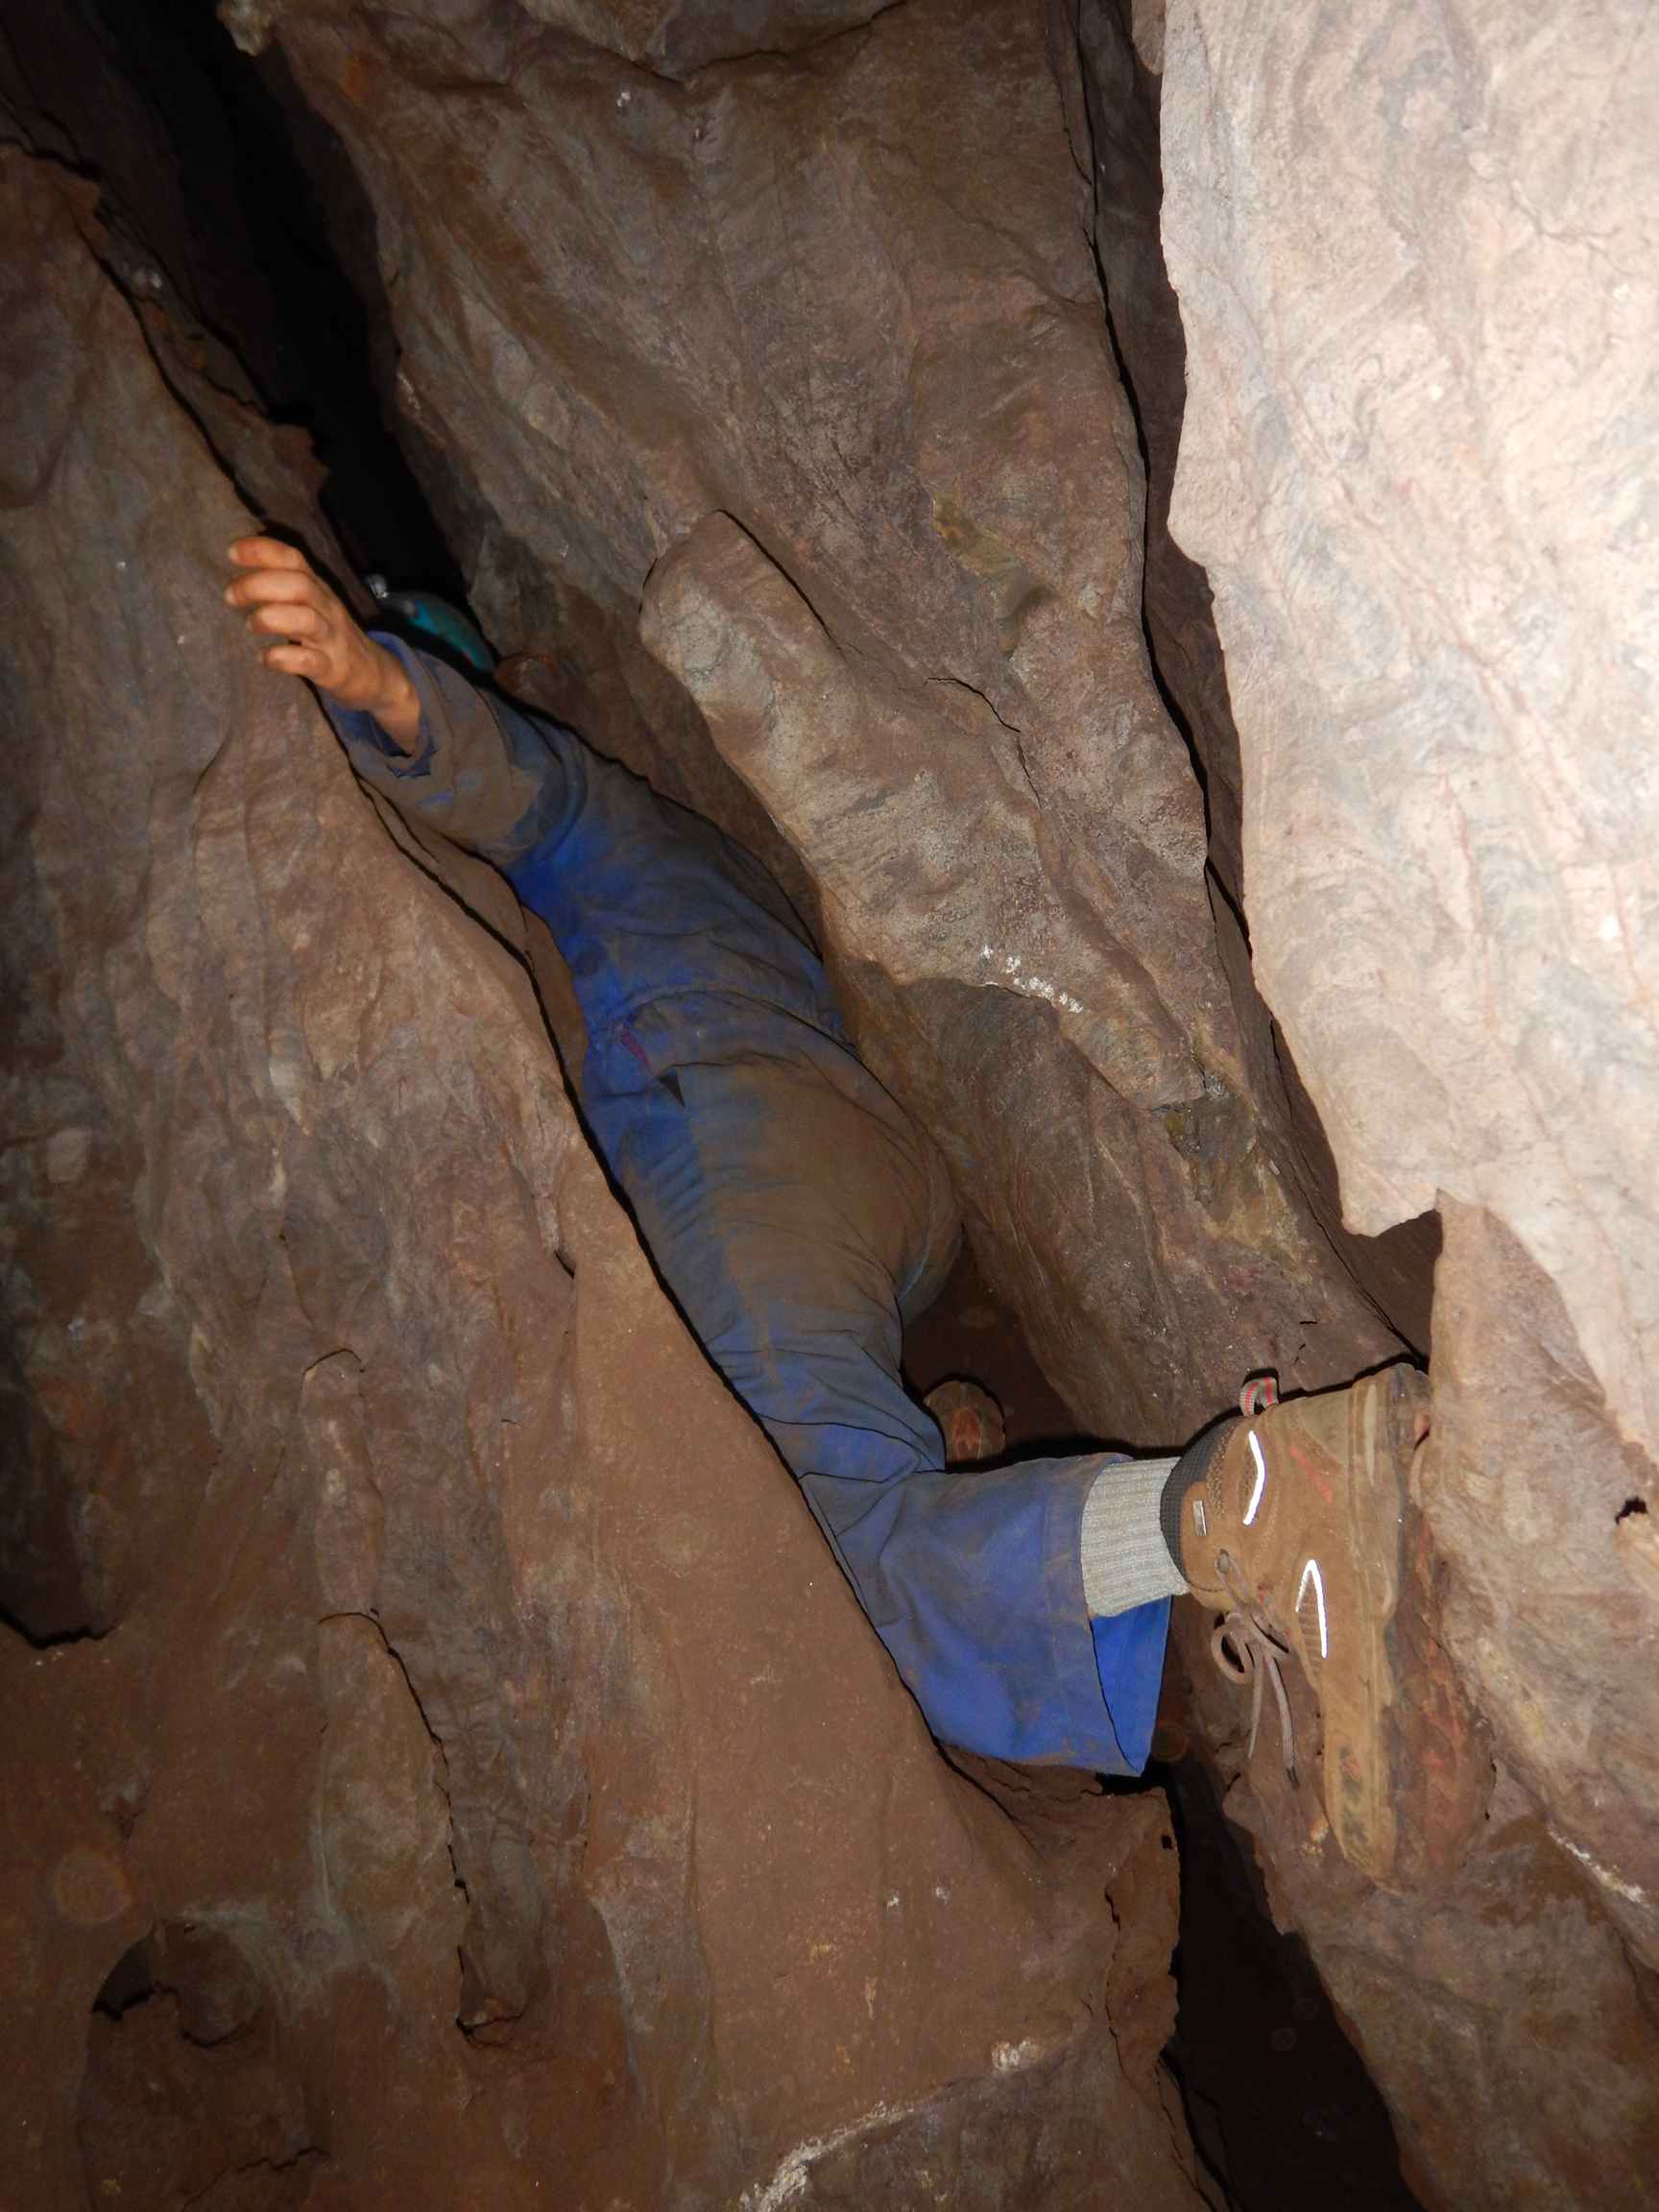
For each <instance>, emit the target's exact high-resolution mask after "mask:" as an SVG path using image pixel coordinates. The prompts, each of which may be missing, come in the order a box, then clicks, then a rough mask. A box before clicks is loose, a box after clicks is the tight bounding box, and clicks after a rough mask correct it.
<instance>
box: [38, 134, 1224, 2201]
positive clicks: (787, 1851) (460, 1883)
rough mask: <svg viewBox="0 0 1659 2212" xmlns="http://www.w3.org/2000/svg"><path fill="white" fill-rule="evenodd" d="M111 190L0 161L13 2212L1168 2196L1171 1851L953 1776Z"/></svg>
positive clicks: (1116, 1810)
mask: <svg viewBox="0 0 1659 2212" xmlns="http://www.w3.org/2000/svg"><path fill="white" fill-rule="evenodd" d="M79 191H80V188H72V190H71V191H70V192H69V193H66V191H65V187H64V185H63V183H62V181H61V180H60V177H59V176H58V174H57V173H55V172H52V171H49V170H47V169H45V168H41V167H36V166H33V165H32V164H30V163H29V162H28V161H27V160H26V159H25V158H23V157H22V156H19V155H17V154H16V153H15V152H10V153H8V154H7V155H6V156H4V157H3V158H0V235H3V236H4V238H5V241H6V245H7V250H8V263H7V270H6V276H5V280H4V282H5V296H4V302H3V305H4V313H3V317H0V325H3V327H4V329H5V332H6V339H5V348H6V370H7V382H8V389H9V392H10V393H11V395H12V398H13V401H14V412H13V416H12V435H11V436H9V438H8V441H7V445H6V448H5V453H4V458H3V461H0V467H3V469H4V472H5V488H4V498H3V501H0V509H3V518H0V594H3V615H4V618H3V620H0V653H3V655H4V662H5V681H6V686H7V696H8V699H9V701H10V702H11V705H12V732H13V741H12V751H11V757H10V768H9V774H8V779H7V799H8V807H7V816H6V832H5V850H4V870H5V873H4V896H5V915H6V926H5V931H4V935H3V937H0V943H3V945H4V948H5V956H6V961H7V968H8V974H7V981H6V992H7V1004H8V1006H9V1007H10V1008H11V1009H12V1014H13V1021H14V1029H13V1034H12V1050H11V1052H10V1054H9V1064H8V1071H7V1096H6V1120H7V1128H8V1131H9V1133H11V1137H12V1142H10V1144H9V1147H8V1149H7V1151H6V1153H5V1156H4V1159H5V1175H6V1192H5V1195H6V1219H7V1222H8V1228H9V1237H10V1242H9V1247H8V1254H7V1265H8V1277H9V1286H10V1288H11V1291H12V1305H13V1310H14V1316H15V1341H14V1345H13V1347H12V1357H13V1367H14V1373H13V1379H12V1380H13V1383H14V1388H13V1391H12V1395H11V1396H10V1398H9V1404H10V1405H11V1406H12V1407H21V1408H22V1409H23V1412H24V1417H25V1422H26V1427H27V1436H26V1439H25V1450H24V1454H23V1455H22V1462H21V1463H22V1465H23V1468H24V1471H25V1477H26V1479H23V1480H22V1481H21V1482H20V1484H18V1485H17V1486H14V1487H13V1489H12V1493H11V1494H10V1497H9V1503H8V1511H9V1514H10V1515H11V1525H10V1526H9V1527H8V1529H7V1531H6V1533H7V1536H8V1545H7V1551H6V1560H7V1585H6V1588H5V1590H4V1593H3V1599H4V1603H5V1607H6V1610H7V1612H8V1613H9V1614H10V1615H11V1616H12V1620H13V1621H14V1622H17V1623H22V1624H23V1625H25V1626H26V1627H27V1628H28V1629H29V1630H30V1631H31V1632H32V1633H33V1634H34V1635H35V1636H36V1638H40V1639H45V1638H55V1639H59V1640H58V1641H54V1642H50V1643H39V1644H36V1645H31V1644H30V1643H28V1642H26V1641H25V1639H24V1637H23V1636H22V1635H21V1634H20V1633H18V1632H17V1629H16V1628H14V1627H11V1626H8V1627H6V1628H4V1629H3V1630H0V1668H3V1670H4V1677H5V1680H4V1697H5V1706H6V1711H7V1715H8V1753H9V1757H8V1770H9V1783H8V1788H7V1791H6V1797H5V1806H4V1812H3V1815H0V1822H3V1834H4V1860H5V1868H4V1903H3V1908H0V1910H3V1914H4V1918H3V1923H0V1924H3V1926H4V1931H5V1938H6V1941H5V1949H6V1957H7V1960H8V1967H9V1973H10V1978H11V1980H10V1992H9V1995H10V2002H9V2004H8V2006H7V2008H6V2020H7V2031H6V2032H7V2042H8V2047H9V2048H8V2057H7V2066H6V2073H7V2082H8V2088H7V2093H6V2094H7V2099H8V2130H7V2187H6V2194H7V2197H8V2200H9V2201H15V2202H17V2203H19V2204H23V2203H27V2204H28V2205H30V2206H31V2207H38V2208H39V2212H51V2208H53V2207H57V2206H64V2207H68V2206H72V2205H79V2204H81V2203H83V2202H84V2201H88V2200H89V2201H91V2202H94V2203H100V2204H101V2203H105V2202H108V2201H115V2200H119V2201H120V2202H122V2203H123V2204H127V2205H155V2206H161V2205H173V2204H177V2203H180V2202H182V2201H186V2200H188V2201H189V2202H191V2203H198V2204H208V2205H216V2206H228V2205H230V2204H235V2205H237V2206H239V2207H252V2206H259V2207H276V2206H279V2205H280V2206H291V2205H304V2206H307V2207H313V2208H317V2212H321V2208H322V2207H325V2206H326V2207H336V2206H337V2207H341V2208H345V2207H350V2208H351V2212H361V2208H362V2207H366V2206H376V2205H387V2206H391V2205H399V2206H401V2205H431V2206H439V2205H443V2206H449V2205H454V2204H458V2203H476V2204H489V2205H492V2206H496V2205H500V2206H512V2205H517V2204H520V2203H522V2204H526V2205H528V2204H532V2203H536V2204H542V2203H548V2202H558V2203H562V2204H566V2205H571V2206H579V2205H594V2206H599V2205H604V2206H622V2205H640V2206H646V2205H656V2204H659V2203H670V2204H684V2205H715V2204H720V2205H726V2204H733V2203H743V2204H748V2205H752V2206H754V2207H757V2208H758V2207H761V2206H771V2205H777V2204H782V2203H785V2202H787V2203H790V2204H795V2203H823V2204H831V2203H833V2204H843V2203H846V2204H855V2203H856V2204H863V2203H871V2202H882V2203H894V2204H901V2203H909V2202H917V2201H924V2200H925V2201H929V2202H931V2201H936V2200H941V2199H942V2200H946V2201H950V2202H951V2203H954V2204H966V2205H986V2206H989V2205H993V2204H1009V2205H1016V2204H1017V2205H1021V2206H1023V2205H1027V2204H1033V2203H1041V2204H1046V2205H1073V2204H1075V2205H1079V2206H1080V2205H1083V2204H1085V2203H1091V2202H1094V2201H1095V2200H1096V2192H1097V2186H1098V2176H1099V2174H1100V2172H1101V2171H1102V2170H1109V2171H1110V2172H1111V2173H1112V2174H1113V2176H1115V2186H1117V2187H1118V2188H1121V2189H1122V2190H1123V2191H1125V2192H1128V2193H1132V2194H1133V2195H1134V2197H1135V2199H1136V2200H1137V2201H1138V2202H1144V2203H1146V2204H1149V2205H1168V2206H1171V2207H1174V2206H1177V2205H1183V2204H1186V2203H1189V2202H1190V2201H1192V2198H1191V2193H1190V2186H1189V2183H1188V2180H1187V2178H1186V2176H1185V2173H1184V2171H1183V2168H1182V2165H1181V2163H1180V2157H1179V2151H1178V2145H1179V2142H1180V2140H1181V2137H1180V2131H1179V2126H1178V2123H1177V2124H1176V2126H1175V2127H1174V2128H1172V2127H1171V2124H1170V2122H1169V2121H1168V2120H1167V2119H1166V2116H1165V2114H1164V2112H1163V2110H1162V2109H1161V2107H1160V2104H1159V2102H1158V2096H1157V2091H1156V2088H1155V2085H1154V2080H1153V2074H1154V2067H1155V2061H1156V2052H1157V2049H1158V2047H1159V2045H1160V2044H1161V2042H1162V2040H1163V2038H1164V2035H1165V2033H1166V2030H1167V2023H1168V1984H1167V1981H1166V1977H1165V1973H1164V1960H1166V1957H1167V1951H1168V1946H1169V1943H1170V1940H1171V1937H1172V1929H1173V1921H1172V1912H1173V1896H1172V1882H1173V1865H1174V1861H1173V1856H1172V1854H1170V1853H1169V1852H1167V1851H1166V1850H1165V1849H1163V1848H1162V1847H1161V1844H1162V1835H1161V1831H1162V1827H1163V1814H1162V1808H1161V1805H1160V1804H1159V1802H1158V1800H1156V1799H1155V1798H1148V1799H1143V1800H1141V1801H1138V1802H1136V1803H1134V1804H1121V1803H1118V1804H1111V1805H1108V1804H1106V1803H1105V1802H1104V1801H1101V1800H1092V1801H1091V1802H1090V1803H1087V1804H1085V1803H1084V1802H1083V1801H1082V1800H1081V1799H1080V1800H1079V1801H1078V1803H1077V1804H1076V1805H1075V1806H1073V1808H1072V1819H1071V1824H1070V1830H1069V1835H1070V1842H1069V1845H1068V1850H1067V1854H1066V1856H1065V1863H1064V1864H1063V1865H1062V1866H1061V1867H1060V1868H1059V1869H1058V1870H1055V1868H1054V1867H1053V1866H1052V1865H1046V1864H1045V1863H1040V1862H1039V1860H1038V1858H1037V1857H1036V1855H1035V1854H1034V1852H1033V1850H1032V1849H1031V1847H1030V1846H1029V1845H1028V1844H1027V1843H1026V1842H1024V1841H1023V1840H1022V1839H1021V1837H1020V1835H1019V1834H1018V1833H1017V1832H1016V1831H1015V1829H1014V1828H1013V1827H1012V1826H1011V1824H1010V1823H1009V1822H1008V1820H1007V1819H1005V1818H1004V1816H1003V1815H1001V1814H1000V1813H998V1812H997V1811H996V1810H995V1809H994V1808H993V1806H992V1804H991V1802H990V1801H989V1799H988V1798H987V1797H986V1796H985V1795H984V1794H983V1793H982V1792H980V1791H975V1790H972V1789H970V1788H969V1787H968V1786H967V1785H966V1784H965V1783H962V1782H960V1781H959V1780H958V1779H957V1778H956V1777H955V1776H953V1775H951V1774H950V1772H949V1771H948V1769H946V1767H944V1766H943V1764H942V1763H941V1762H940V1761H939V1760H938V1758H937V1757H936V1755H935V1754H934V1752H933V1750H932V1747H931V1746H930V1745H929V1743H928V1742H927V1740H926V1735H925V1733H924V1731H923V1730H922V1728H921V1725H920V1723H919V1721H918V1719H917V1717H916V1715H915V1713H914V1711H913V1710H912V1709H911V1707H910V1705H909V1703H908V1701H907V1699H906V1698H905V1696H904V1695H903V1694H902V1691H901V1689H900V1688H899V1685H898V1683H897V1681H896V1680H895V1678H894V1677H893V1675H892V1673H891V1671H890V1669H889V1668H888V1666H887V1664H886V1662H885V1660H884V1658H883V1656H882V1654H881V1652H880V1649H879V1647H878V1645H877V1643H876V1642H875V1640H874V1638H873V1636H872V1635H871V1633H870V1632H869V1630H868V1629H867V1628H866V1626H865V1624H864V1623H863V1622H862V1620H861V1618H860V1617H859V1615H858V1613H857V1611H856V1608H855V1606H854V1602H853V1600H852V1599H851V1596H850V1595H849V1593H848V1591H847V1590H846V1588H845V1587H844V1586H843V1584H842V1583H841V1581H840V1579H839V1577H838V1576H837V1575H836V1574H835V1572H834V1570H833V1568H832V1566H831V1564H830V1562H829V1558H828V1556H827V1555H826V1553H825V1551H824V1550H823V1547H822V1545H821V1543H820V1541H819V1539H818V1537H817V1535H816V1532H815V1530H814V1529H813V1528H812V1527H811V1525H810V1523H809V1521H808V1520H807V1517H806V1515H805V1510H804V1508H803V1507H802V1505H801V1503H800V1502H799V1500H798V1498H797V1496H796V1495H795V1492H794V1490H793V1488H792V1486H791V1484H790V1482H789V1480H788V1479H787V1477H786V1476H785V1474H784V1473H783V1471H782V1469H781V1467H780V1466H779V1465H778V1464H777V1463H776V1462H775V1461H774V1460H773V1459H772V1457H771V1456H770V1455H769V1452H768V1451H767V1449H766V1448H765V1447H764V1445H763V1443H762V1441H761V1439H760V1438H759V1436H758V1433H757V1431H755V1429H754V1428H753V1427H752V1426H751V1425H750V1424H749V1423H748V1421H747V1420H746V1419H745V1417H744V1416H743V1415H742V1414H741V1412H740V1411H739V1410H738V1409H737V1408H736V1407H735V1406H734V1405H733V1403H732V1402H731V1401H730V1400H729V1399H728V1398H727V1396H726V1395H725V1393H724V1392H723V1390H722V1389H721V1387H720V1386H719V1384H718V1383H717V1382H716V1379H715V1378H714V1376H713V1374H712V1372H711V1371H710V1370H709V1368H708V1367H707V1365H706V1363H705V1362H704V1361H703V1359H702V1358H701V1356H700V1355H699V1354H698V1352H697V1351H696V1349H695V1347H694V1346H693V1345H692V1343H691V1342H690V1340H689V1339H688V1338H687V1336H686V1335H685V1331H684V1329H683V1328H682V1326H681V1324H680V1323H679V1321H678V1319H677V1318H676V1316H675V1315H674V1313H673V1312H672V1310H671V1309H670V1308H669V1307H668V1305H667V1303H666V1302H665V1300H664V1299H663V1297H662V1296H661V1293H660V1292H659V1290H658V1288H657V1286H656V1284H655V1281H654V1279H653V1277H652V1275H651V1273H650V1271H649V1269H648V1267H647V1265H646V1262H645V1261H644V1259H643V1257H642V1255H641V1253H640V1251H639V1249H638V1247H637V1242H636V1240H635V1238H634V1236H633V1233H632V1231H631V1229H630V1228H629V1226H628V1223H627V1221H626V1219H625V1217H624V1216H623V1214H621V1212H620V1211H619V1209H618V1208H617V1206H616V1205H615V1203H614V1202H613V1199H612V1197H611V1195H610V1193H609V1191H608V1190H607V1189H606V1186H605V1184H604V1181H603V1179H602V1177H601V1175H600V1173H599V1170H598V1168H597V1166H596V1165H595V1163H594V1161H593V1159H592V1157H591V1156H590V1154H589V1152H588V1150H587V1149H586V1146H585V1144H584V1142H583V1141H582V1138H581V1136H580V1134H579V1131H578V1128H577V1125H576V1122H575V1119H574V1118H573V1115H572V1112H571V1109H570V1108H569V1106H568V1104H567V1102H566V1099H565V1094H564V1092H563V1089H562V1087H561V1085H560V1083H559V1080H558V1075H557V1070H556V1068H555V1065H554V1062H553V1060H552V1057H551V1053H550V1049H549V1046H548V1045H547V1042H546V1038H545V1034H544V1032H543V1030H542V1027H541V1022H540V1019H539V1017H538V1014H537V1011H536V1008H535V1004H534V1001H533V998H532V997H531V994H530V989H529V985H528V982H527V979H526V977H525V974H524V973H523V971H522V970H521V969H520V968H519V966H518V965H517V963H516V961H515V960H514V959H513V957H512V956H511V955H510V953H509V952H508V951H507V950H504V949H503V948H502V947H501V946H500V945H498V944H495V943H493V942H492V940H491V939H490V938H489V937H488V936H487V935H486V934H485V933H484V932H483V931H481V930H480V929H479V928H478V927H477V926H475V925H474V924H473V923H472V922H470V921H469V919H468V918H467V917H466V915H465V914H464V913H463V911H462V910H461V909H460V907H459V906H458V905H457V904H456V903H455V902H453V901H451V900H450V899H449V898H448V897H447V896H446V895H445V893H444V892H443V891H441V890H440V889H439V888H438V887H437V885H435V884H434V883H433V882H432V881H431V880H430V879H428V878H426V877H425V876H424V875H423V874H422V873H421V871H420V870H419V869H418V868H416V867H415V866H412V865H411V864H410V862H409V860H408V859H407V858H406V857H405V856H404V855H403V854H400V853H399V852H398V851H397V848H396V846H395V844H394V842H393V840H392V839H391V838H390V837H389V836H388V834H387V830H386V827H385V825H384V824H383V823H382V822H381V821H380V820H379V819H378V818H377V817H376V814H375V812H374V810H373V807H372V805H370V802H369V801H368V799H367V798H366V797H365V796H364V794H363V793H362V792H361V791H359V790H358V789H357V787H356V786H355V785H354V783H353V781H352V780H351V778H350V776H349V772H348V771H347V769H346V766H345V763H344V760H343V758H342V757H341V755H340V753H339V751H338V749H337V747H336V746H335V744H334V742H333V739H332V738H331V736H330V734H329V733H328V731H327V729H326V726H325V723H324V721H323V719H322V717H321V715H320V713H319V712H318V710H317V709H316V707H315V706H314V704H313V703H312V702H311V700H310V699H309V697H308V696H307V695H306V694H305V693H304V692H303V691H302V690H301V689H299V688H298V687H294V686H288V685H283V684H281V683H280V682H278V681H276V680H274V679H272V678H270V677H267V676H265V675H264V674H263V673H262V672H261V671H260V670H259V669H258V668H257V667H256V665H255V664H254V663H253V661H252V658H251V656H250V655H249V654H248V653H247V651H246V650H245V649H244V648H243V646H242V643H241V640H240V639H239V637H238V636H237V634H236V630H235V627H234V625H233V624H231V623H230V621H229V618H228V616H227V614H226V613H225V611H224V609H223V608H222V606H221V605H220V602H219V589H220V582H221V576H222V568H223V563H222V552H221V549H222V547H223V546H224V545H225V544H226V542H227V541H228V540H229V539H230V538H231V537H233V536H235V535H236V534H238V532H239V531H240V530H242V528H243V527H244V526H245V522H246V516H245V512H244V510H243V509H242V508H241V507H240V505H239V503H238V501H237V500H236V498H235V497H234V496H233V495H232V493H231V492H230V490H229V487H228V484H227V482H226V481H225V479H224V477H223V476H222V474H221V472H220V470H219V469H218V468H217V466H216V465H215V463H214V461H213V459H212V457H211V455H210V454H209V452H208V450H207V448H206V446H205V445H204V443H203V441H202V440H201V438H200V437H199V435H198V434H197V432H196V431H195V429H194V428H193V427H192V425H191V424H190V423H189V422H188V421H186V420H185V419H184V417H183V415H182V414H181V413H180V410H179V409H178V407H177V406H176V405H175V404H174V403H173V402H172V400H171V399H170V398H169V397H167V394H166V392H165V390H164V388H163V386H162V384H161V382H160V379H159V377H158V375H157V373H156V369H155V367H154V365H153V362H152V360H151V357H150V355H149V354H148V352H147V351H146V349H145V346H144V343H143V339H142V337H141V334H140V329H139V325H138V323H137V321H136V320H135V318H134V316H133V315H132V312H131V310H130V309H129V307H128V305H127V304H126V302H125V301H123V299H122V298H121V297H120V295H119V294H118V293H117V292H116V290H115V289H114V288H113V287H112V285H111V284H110V283H109V282H108V279H107V278H106V276H104V275H103V273H102V272H101V270H100V269H99V267H98V266H97V265H96V263H95V260H94V258H93V256H92V254H91V252H89V251H88V248H87V243H86V239H85V237H84V231H86V230H89V229H90V224H89V218H88V216H87V213H86V207H87V200H88V199H89V195H88V196H87V197H86V198H83V197H80V196H77V195H78V194H79ZM804 1662H805V1663H804ZM1113 1904H1115V1905H1116V1907H1117V1921H1118V1922H1120V1923H1121V1926H1122V1929H1123V1931H1124V1933H1123V1934H1122V1935H1121V1936H1119V1935H1118V1933H1117V1922H1115V1919H1114V1915H1113V1911H1112V1910H1111V1907H1112V1905H1113ZM95 2007H96V2008H97V2009H96V2010H95ZM1114 2027H1115V2028H1116V2039H1115V2037H1114V2032H1113V2031H1114Z"/></svg>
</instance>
